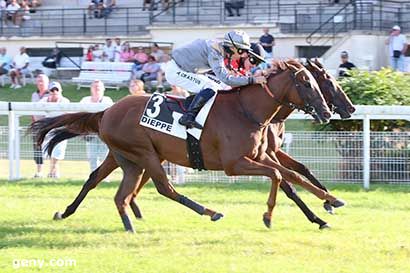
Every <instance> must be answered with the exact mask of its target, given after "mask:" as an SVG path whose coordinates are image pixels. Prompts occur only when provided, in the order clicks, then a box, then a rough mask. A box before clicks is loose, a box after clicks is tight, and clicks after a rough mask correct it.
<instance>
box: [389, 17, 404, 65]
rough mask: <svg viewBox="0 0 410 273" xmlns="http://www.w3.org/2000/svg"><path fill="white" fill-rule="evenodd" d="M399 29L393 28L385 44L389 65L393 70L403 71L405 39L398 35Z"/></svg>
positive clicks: (397, 27)
mask: <svg viewBox="0 0 410 273" xmlns="http://www.w3.org/2000/svg"><path fill="white" fill-rule="evenodd" d="M400 31H401V29H400V27H399V26H397V25H396V26H394V27H393V28H392V29H391V31H390V36H389V38H387V39H386V44H387V45H388V46H389V56H390V65H391V67H392V68H393V69H394V70H398V71H401V72H404V71H405V58H404V57H405V54H406V51H407V43H406V37H405V36H404V35H403V34H400Z"/></svg>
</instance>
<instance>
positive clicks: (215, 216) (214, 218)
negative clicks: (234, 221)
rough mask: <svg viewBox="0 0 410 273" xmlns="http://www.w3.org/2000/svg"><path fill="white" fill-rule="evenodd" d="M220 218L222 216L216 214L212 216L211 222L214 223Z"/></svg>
mask: <svg viewBox="0 0 410 273" xmlns="http://www.w3.org/2000/svg"><path fill="white" fill-rule="evenodd" d="M222 217H224V215H223V214H222V213H219V212H216V213H215V214H214V215H212V217H211V221H213V222H216V221H218V220H219V219H221V218H222Z"/></svg>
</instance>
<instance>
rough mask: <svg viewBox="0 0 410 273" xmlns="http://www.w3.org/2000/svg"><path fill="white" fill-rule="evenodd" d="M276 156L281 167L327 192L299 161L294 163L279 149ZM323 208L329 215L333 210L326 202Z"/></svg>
mask: <svg viewBox="0 0 410 273" xmlns="http://www.w3.org/2000/svg"><path fill="white" fill-rule="evenodd" d="M276 156H277V158H278V160H279V162H280V163H281V165H283V166H284V167H286V168H289V169H291V170H294V171H296V172H298V173H300V174H301V175H303V176H305V177H306V178H307V179H309V181H310V182H312V184H313V185H315V186H316V187H318V188H319V189H322V190H324V191H326V192H329V191H328V189H327V188H326V187H325V186H324V185H323V184H322V183H320V182H319V180H318V179H317V178H316V177H315V176H314V175H313V174H312V172H311V171H310V170H309V169H308V168H307V167H306V166H305V165H304V164H302V163H300V162H299V161H296V160H295V159H294V158H292V157H291V156H290V155H288V154H287V153H285V152H284V151H282V150H280V149H279V150H278V151H277V152H276ZM323 207H324V208H325V210H326V211H327V212H329V213H330V214H332V213H333V208H332V206H331V204H330V202H329V201H328V200H326V201H325V202H324V203H323Z"/></svg>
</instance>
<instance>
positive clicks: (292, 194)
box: [280, 180, 329, 229]
mask: <svg viewBox="0 0 410 273" xmlns="http://www.w3.org/2000/svg"><path fill="white" fill-rule="evenodd" d="M280 188H281V189H282V190H283V191H284V192H285V194H286V196H287V197H288V198H289V199H291V200H292V201H293V202H295V203H296V205H297V206H298V207H299V208H300V209H301V210H302V212H303V214H304V215H305V216H306V217H307V218H308V220H309V221H310V222H312V223H316V224H318V225H319V229H324V228H328V227H329V225H328V224H327V223H326V222H325V221H323V220H322V219H320V218H319V217H317V216H316V215H315V214H314V213H313V212H312V211H311V210H310V209H309V208H308V206H306V204H305V203H304V202H303V201H302V199H300V197H299V196H298V195H297V193H296V189H295V188H294V187H293V186H292V184H290V183H289V182H287V181H286V180H282V182H281V183H280Z"/></svg>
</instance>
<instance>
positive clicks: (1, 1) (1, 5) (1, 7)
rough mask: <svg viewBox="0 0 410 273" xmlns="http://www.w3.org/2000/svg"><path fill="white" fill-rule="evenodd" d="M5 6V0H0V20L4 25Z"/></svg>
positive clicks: (5, 21)
mask: <svg viewBox="0 0 410 273" xmlns="http://www.w3.org/2000/svg"><path fill="white" fill-rule="evenodd" d="M6 8H7V2H6V1H5V0H0V20H1V21H2V22H4V25H6V24H7V17H6Z"/></svg>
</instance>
